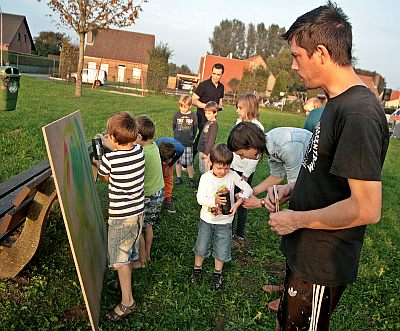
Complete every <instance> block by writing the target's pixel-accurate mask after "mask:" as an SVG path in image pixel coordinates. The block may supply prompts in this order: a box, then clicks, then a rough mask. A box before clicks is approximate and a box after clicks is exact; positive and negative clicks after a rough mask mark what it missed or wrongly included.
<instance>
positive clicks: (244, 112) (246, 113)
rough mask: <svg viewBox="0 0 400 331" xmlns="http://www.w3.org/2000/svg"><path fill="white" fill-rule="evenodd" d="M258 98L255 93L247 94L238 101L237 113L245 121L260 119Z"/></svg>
mask: <svg viewBox="0 0 400 331" xmlns="http://www.w3.org/2000/svg"><path fill="white" fill-rule="evenodd" d="M258 108H259V103H258V98H257V97H256V96H255V95H254V94H253V93H246V94H244V95H242V96H240V97H239V98H238V99H237V101H236V112H237V114H238V116H239V117H240V118H241V119H242V120H243V121H251V120H253V119H258V118H259V117H260V113H259V111H258Z"/></svg>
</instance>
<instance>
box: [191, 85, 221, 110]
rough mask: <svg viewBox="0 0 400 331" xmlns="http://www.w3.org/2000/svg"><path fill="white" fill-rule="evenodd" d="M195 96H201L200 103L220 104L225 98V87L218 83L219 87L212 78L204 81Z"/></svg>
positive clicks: (197, 88) (196, 90)
mask: <svg viewBox="0 0 400 331" xmlns="http://www.w3.org/2000/svg"><path fill="white" fill-rule="evenodd" d="M194 93H195V94H197V95H198V96H199V101H201V102H203V103H207V102H209V101H215V102H216V103H217V104H219V100H220V99H221V98H223V97H224V85H223V84H222V83H221V82H218V85H217V87H215V85H214V83H213V82H212V81H211V77H210V78H209V79H207V80H203V81H202V82H201V83H200V84H199V85H198V86H197V87H196V89H195V91H194ZM197 110H198V111H199V110H202V111H204V109H202V108H197Z"/></svg>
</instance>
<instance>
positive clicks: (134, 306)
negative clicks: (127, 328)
mask: <svg viewBox="0 0 400 331" xmlns="http://www.w3.org/2000/svg"><path fill="white" fill-rule="evenodd" d="M117 307H118V308H119V309H120V310H121V311H122V315H118V314H117V313H116V312H115V308H114V309H113V310H112V311H110V312H109V313H107V314H106V317H107V318H108V319H109V320H110V321H113V322H116V321H120V320H122V319H123V318H125V317H126V316H128V315H130V314H132V313H133V312H134V311H135V310H136V309H137V303H136V301H135V300H133V304H132V306H129V307H128V306H125V305H123V304H122V303H119V304H118V305H117Z"/></svg>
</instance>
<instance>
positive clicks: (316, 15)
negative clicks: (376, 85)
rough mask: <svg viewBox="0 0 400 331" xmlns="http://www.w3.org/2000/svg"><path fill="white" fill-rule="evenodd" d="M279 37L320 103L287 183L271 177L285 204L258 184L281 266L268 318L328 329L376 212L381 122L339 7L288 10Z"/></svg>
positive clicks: (289, 326)
mask: <svg viewBox="0 0 400 331" xmlns="http://www.w3.org/2000/svg"><path fill="white" fill-rule="evenodd" d="M283 37H284V38H285V39H286V40H287V41H288V42H289V44H290V47H291V51H292V55H293V62H292V69H294V70H296V71H297V72H298V74H299V76H300V78H301V79H302V80H303V81H304V83H305V85H306V86H307V88H310V89H314V88H318V87H321V88H322V89H323V90H324V91H325V93H326V95H327V96H328V103H327V104H326V106H325V110H324V112H323V113H322V116H321V119H320V122H319V124H318V125H317V127H316V128H315V130H314V133H313V136H312V138H311V142H310V145H309V147H308V149H307V152H306V154H305V156H304V160H303V163H302V168H301V170H300V173H299V176H298V178H297V181H296V183H295V184H286V185H282V186H278V193H279V197H280V198H281V199H280V201H279V202H280V203H283V202H285V201H287V200H288V199H289V198H290V204H289V209H288V210H283V211H281V212H277V213H274V210H275V205H274V202H275V199H274V197H273V193H272V190H271V189H269V190H268V191H269V192H268V197H269V199H267V201H266V204H267V207H268V209H269V210H270V212H271V214H270V220H269V225H270V226H271V229H272V231H274V232H276V233H277V234H279V235H281V236H282V240H281V249H282V251H283V253H284V254H285V256H286V265H287V268H286V278H285V290H284V292H283V295H282V300H281V304H280V307H279V310H278V322H279V324H280V330H328V329H329V320H330V316H331V315H332V313H333V311H334V309H335V307H336V305H337V303H338V301H339V299H340V297H341V295H342V293H343V291H344V290H345V288H346V285H347V284H348V283H351V282H354V281H355V280H356V277H357V270H358V264H359V259H360V251H361V247H362V243H363V239H364V233H365V228H366V225H367V224H374V223H377V222H378V221H379V219H380V214H381V206H382V183H381V169H382V165H383V162H384V159H385V156H386V151H387V148H388V141H389V131H388V126H387V122H386V120H385V115H384V112H383V110H382V108H381V106H380V105H379V102H378V100H377V99H376V97H375V96H374V94H373V93H372V92H371V91H370V90H369V89H368V88H367V87H366V86H365V85H364V83H363V82H362V80H361V79H360V78H359V77H358V76H357V74H356V73H355V72H354V70H353V67H352V65H351V59H352V55H351V49H352V31H351V25H350V23H349V21H348V17H347V16H346V15H345V14H344V12H343V11H342V9H340V8H339V7H337V5H336V4H332V3H331V2H330V1H329V2H328V3H327V4H326V5H325V6H321V7H318V8H316V9H314V10H312V11H310V12H308V13H306V14H304V15H302V16H300V17H299V18H297V20H296V21H295V22H294V23H293V25H292V26H291V27H290V29H289V30H288V31H287V32H286V33H285V34H284V35H283Z"/></svg>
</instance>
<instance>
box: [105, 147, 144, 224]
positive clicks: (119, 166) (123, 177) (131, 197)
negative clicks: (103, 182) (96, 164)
mask: <svg viewBox="0 0 400 331" xmlns="http://www.w3.org/2000/svg"><path fill="white" fill-rule="evenodd" d="M99 175H100V176H109V181H108V197H109V200H110V206H109V209H108V215H109V218H111V219H113V218H114V219H115V218H127V217H131V216H134V215H138V214H140V213H142V212H143V211H144V190H143V187H144V154H143V149H142V147H141V146H140V145H134V146H133V148H132V149H131V150H127V151H125V150H119V151H115V152H110V153H106V154H105V155H103V157H102V159H101V165H100V168H99Z"/></svg>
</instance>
